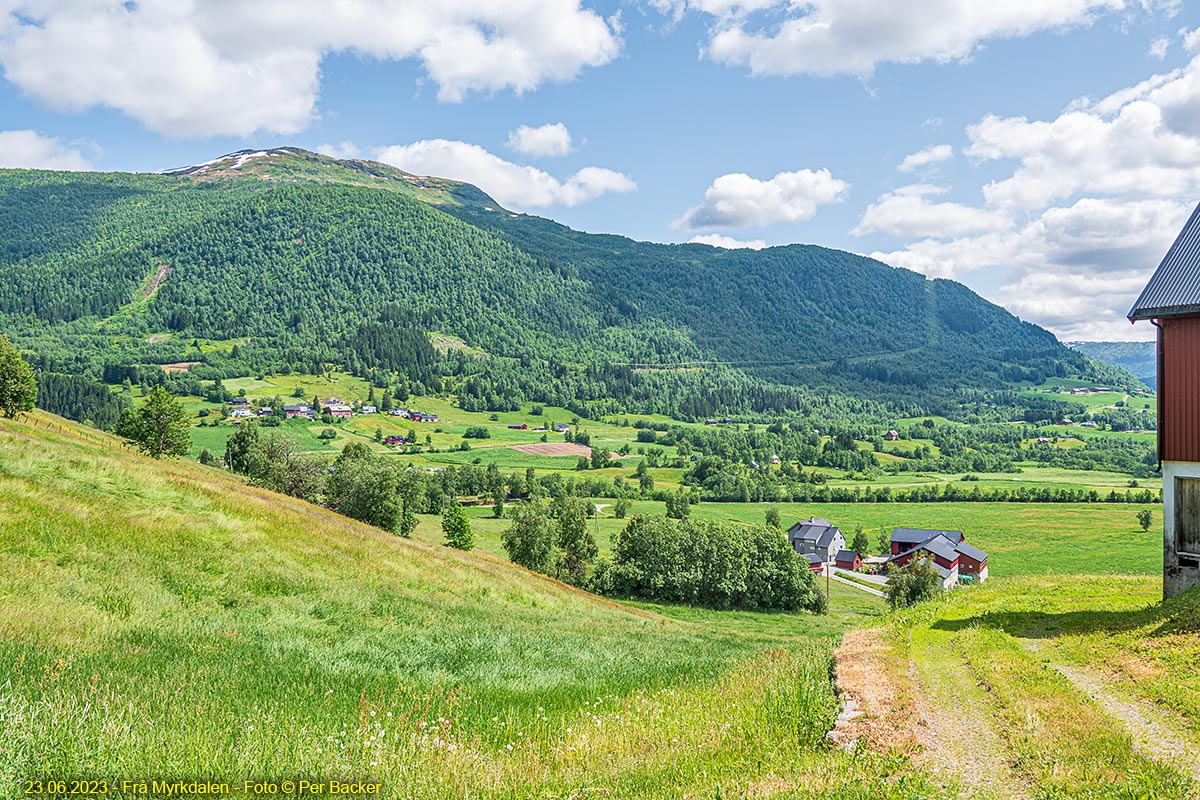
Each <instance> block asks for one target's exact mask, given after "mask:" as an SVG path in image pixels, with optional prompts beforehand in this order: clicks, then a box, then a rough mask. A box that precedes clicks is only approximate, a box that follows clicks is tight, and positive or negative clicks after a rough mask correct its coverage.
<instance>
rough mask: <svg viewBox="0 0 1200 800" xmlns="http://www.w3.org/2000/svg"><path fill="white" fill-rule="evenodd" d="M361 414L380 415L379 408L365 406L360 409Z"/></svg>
mask: <svg viewBox="0 0 1200 800" xmlns="http://www.w3.org/2000/svg"><path fill="white" fill-rule="evenodd" d="M359 413H362V414H377V413H379V409H378V408H376V407H375V406H363V407H362V408H360V409H359Z"/></svg>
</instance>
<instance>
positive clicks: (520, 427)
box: [508, 422, 529, 431]
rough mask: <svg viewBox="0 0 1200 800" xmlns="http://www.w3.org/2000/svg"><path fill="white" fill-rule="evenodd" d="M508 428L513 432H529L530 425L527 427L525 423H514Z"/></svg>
mask: <svg viewBox="0 0 1200 800" xmlns="http://www.w3.org/2000/svg"><path fill="white" fill-rule="evenodd" d="M508 427H509V428H510V429H511V430H514V431H525V430H529V426H528V425H526V424H525V423H524V422H514V423H512V424H511V425H509V426H508Z"/></svg>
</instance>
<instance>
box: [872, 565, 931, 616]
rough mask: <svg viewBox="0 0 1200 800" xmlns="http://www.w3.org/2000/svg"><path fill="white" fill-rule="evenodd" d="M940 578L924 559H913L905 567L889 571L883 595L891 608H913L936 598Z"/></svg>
mask: <svg viewBox="0 0 1200 800" xmlns="http://www.w3.org/2000/svg"><path fill="white" fill-rule="evenodd" d="M941 588H942V576H941V575H940V574H939V573H938V571H937V570H936V569H934V567H933V564H931V563H930V562H929V560H928V559H925V558H914V559H913V560H912V561H910V562H908V564H907V565H905V566H903V567H899V568H897V569H892V570H889V572H888V582H887V586H886V587H885V588H884V594H886V595H887V600H888V603H889V604H891V606H892V608H907V607H909V606H915V605H916V604H917V603H920V602H921V601H923V600H932V599H933V598H935V597H937V595H938V592H939V591H940V590H941Z"/></svg>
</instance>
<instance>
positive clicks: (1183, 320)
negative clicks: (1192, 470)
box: [1158, 316, 1200, 462]
mask: <svg viewBox="0 0 1200 800" xmlns="http://www.w3.org/2000/svg"><path fill="white" fill-rule="evenodd" d="M1161 325H1162V328H1161V329H1160V331H1159V359H1160V361H1159V375H1158V383H1159V387H1158V389H1159V391H1158V396H1159V422H1158V457H1159V459H1161V460H1163V461H1194V462H1200V316H1194V317H1174V318H1171V317H1168V318H1166V319H1163V320H1161Z"/></svg>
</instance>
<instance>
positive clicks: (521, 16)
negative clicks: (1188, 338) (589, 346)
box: [0, 0, 1200, 339]
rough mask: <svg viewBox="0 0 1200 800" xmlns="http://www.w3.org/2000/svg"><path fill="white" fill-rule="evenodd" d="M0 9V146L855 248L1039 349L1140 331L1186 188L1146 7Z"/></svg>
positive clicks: (655, 234)
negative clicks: (219, 168) (467, 184)
mask: <svg viewBox="0 0 1200 800" xmlns="http://www.w3.org/2000/svg"><path fill="white" fill-rule="evenodd" d="M910 6H916V8H915V9H914V8H911V7H910ZM989 6H990V8H989ZM331 9H335V10H336V11H331ZM0 14H2V16H0V68H2V69H3V76H4V80H3V81H0V166H10V167H44V168H60V169H98V170H127V171H153V170H158V169H163V168H166V167H172V166H180V165H184V164H191V163H197V162H200V161H205V160H208V159H210V158H213V157H215V156H217V155H220V154H222V153H225V152H229V151H233V150H238V149H242V148H246V147H253V148H261V147H270V146H279V145H295V146H300V147H305V148H308V149H313V150H321V151H323V152H328V153H331V154H333V155H343V156H355V157H366V158H377V159H380V160H385V161H388V162H390V163H394V164H396V165H397V166H400V167H401V168H404V169H408V170H409V171H412V172H418V173H421V174H438V175H441V176H444V177H450V178H459V179H465V180H470V181H471V182H474V183H477V184H479V185H480V186H481V187H482V188H483V189H485V190H486V191H488V192H489V193H491V194H492V195H493V196H494V197H496V198H497V200H499V201H501V202H502V203H504V204H505V205H507V206H509V207H511V208H514V209H519V210H522V211H528V212H531V213H537V214H541V215H544V216H548V217H551V218H554V219H556V220H559V221H561V222H563V223H565V224H568V225H571V226H572V227H575V228H580V229H583V230H588V231H595V232H612V233H620V234H624V235H628V236H632V237H635V238H638V239H648V240H653V241H664V242H685V241H690V240H694V239H697V238H699V239H700V240H702V241H708V242H714V243H719V244H723V245H726V246H735V245H739V244H750V245H753V246H762V245H776V244H787V243H792V242H804V243H815V244H822V245H826V246H830V247H837V248H842V249H846V250H851V251H854V252H858V253H863V254H865V255H872V256H874V257H877V258H880V259H881V260H884V261H886V262H887V263H890V264H893V265H895V266H900V267H905V268H910V269H915V270H917V271H920V272H923V273H925V274H928V275H930V276H934V277H952V278H954V279H956V280H960V281H962V282H964V283H966V284H967V285H968V286H971V287H972V288H973V289H975V290H976V291H979V292H980V293H981V294H983V295H985V296H986V297H988V298H989V299H992V300H994V301H996V302H999V303H1001V304H1003V305H1005V306H1006V307H1008V308H1009V309H1010V310H1012V311H1013V312H1014V313H1017V314H1018V315H1019V316H1021V317H1022V318H1024V319H1029V320H1031V321H1033V322H1037V323H1038V324H1041V325H1044V326H1046V327H1049V328H1050V329H1051V330H1053V331H1055V332H1056V333H1057V334H1059V335H1060V336H1061V337H1062V338H1064V339H1127V338H1142V339H1144V338H1150V337H1151V335H1152V329H1150V328H1149V326H1138V327H1131V326H1129V324H1128V323H1127V322H1125V321H1124V319H1123V316H1124V312H1125V311H1126V310H1127V309H1128V307H1129V305H1130V304H1131V302H1132V300H1133V298H1134V297H1135V296H1136V294H1137V292H1138V290H1140V288H1141V285H1142V284H1143V283H1144V282H1145V280H1146V278H1147V277H1148V274H1149V272H1150V271H1152V269H1153V267H1154V266H1155V265H1156V264H1157V262H1158V260H1159V259H1160V258H1161V256H1162V254H1163V253H1165V251H1166V249H1167V247H1168V246H1169V245H1170V243H1171V241H1172V239H1173V237H1174V234H1175V233H1176V232H1177V231H1178V229H1179V228H1180V227H1181V226H1182V224H1183V222H1184V220H1185V219H1186V217H1187V214H1188V213H1189V212H1190V211H1191V209H1192V207H1193V206H1194V204H1195V203H1196V201H1197V200H1200V34H1198V33H1195V31H1196V29H1197V28H1198V27H1200V9H1198V8H1196V7H1194V6H1189V5H1187V4H1184V3H1179V2H1173V1H1172V0H1163V1H1162V2H1159V1H1158V0H1143V2H1125V1H1124V0H1061V1H1060V2H1052V1H1051V0H1043V1H1042V2H1036V1H1028V2H1027V0H1008V1H1007V2H1005V3H1002V4H982V3H979V2H976V0H928V2H922V3H920V4H898V3H894V2H889V1H888V0H812V2H810V3H807V4H795V5H793V4H789V3H786V2H783V3H776V2H773V0H741V1H740V2H738V1H737V0H647V1H646V2H630V3H614V2H604V3H590V2H586V0H585V2H582V3H581V2H578V1H577V0H511V2H505V3H499V2H487V1H486V0H445V2H441V3H438V4H435V5H431V4H427V3H421V2H416V0H339V2H338V3H323V2H319V1H318V0H286V1H285V0H259V2H256V3H255V4H253V5H248V4H240V3H237V2H234V0H192V2H184V0H140V2H115V1H114V0H42V2H36V3H35V2H30V1H29V0H0Z"/></svg>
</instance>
